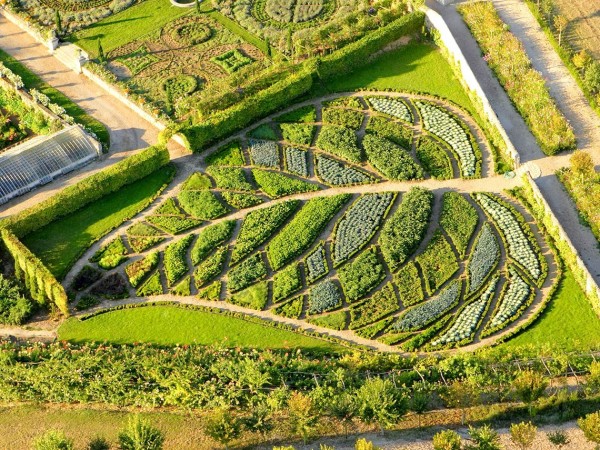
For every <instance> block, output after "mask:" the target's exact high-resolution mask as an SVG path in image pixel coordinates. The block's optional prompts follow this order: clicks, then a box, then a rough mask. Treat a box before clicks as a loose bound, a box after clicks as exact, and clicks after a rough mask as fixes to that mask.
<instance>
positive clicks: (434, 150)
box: [417, 138, 454, 180]
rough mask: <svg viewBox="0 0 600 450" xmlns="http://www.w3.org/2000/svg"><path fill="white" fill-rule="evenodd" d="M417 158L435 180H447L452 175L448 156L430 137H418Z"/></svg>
mask: <svg viewBox="0 0 600 450" xmlns="http://www.w3.org/2000/svg"><path fill="white" fill-rule="evenodd" d="M417 159H418V160H419V162H420V163H421V165H422V166H423V169H424V170H425V172H427V173H428V174H429V175H431V177H432V178H435V179H436V180H449V179H450V178H452V177H453V176H454V171H453V170H452V162H451V161H450V157H449V156H448V154H447V153H446V151H445V150H444V149H443V148H442V146H441V145H440V144H437V143H436V142H434V141H433V140H431V139H423V138H421V139H419V142H418V143H417Z"/></svg>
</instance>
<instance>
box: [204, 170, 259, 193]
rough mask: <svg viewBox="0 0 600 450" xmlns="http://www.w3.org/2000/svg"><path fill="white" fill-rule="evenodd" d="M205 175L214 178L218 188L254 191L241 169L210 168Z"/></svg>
mask: <svg viewBox="0 0 600 450" xmlns="http://www.w3.org/2000/svg"><path fill="white" fill-rule="evenodd" d="M206 173H208V174H209V175H210V176H211V177H213V178H214V180H215V183H216V185H217V187H218V188H221V189H231V190H233V191H253V190H254V186H252V184H251V183H249V182H248V180H247V179H246V174H245V172H244V169H242V168H238V167H218V166H211V167H209V168H208V169H206Z"/></svg>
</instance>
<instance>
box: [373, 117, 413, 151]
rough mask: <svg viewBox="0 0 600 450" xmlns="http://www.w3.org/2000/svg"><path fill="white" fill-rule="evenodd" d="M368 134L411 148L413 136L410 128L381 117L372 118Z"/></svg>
mask: <svg viewBox="0 0 600 450" xmlns="http://www.w3.org/2000/svg"><path fill="white" fill-rule="evenodd" d="M366 132H367V133H371V134H376V135H378V136H381V137H382V138H385V139H388V140H390V141H392V142H393V143H395V144H398V145H399V146H400V147H403V148H410V145H411V142H412V136H413V132H412V130H411V129H410V128H408V127H405V126H402V125H401V124H399V123H396V122H392V121H391V120H388V119H386V118H384V117H380V116H371V118H370V119H369V123H368V124H367V128H366Z"/></svg>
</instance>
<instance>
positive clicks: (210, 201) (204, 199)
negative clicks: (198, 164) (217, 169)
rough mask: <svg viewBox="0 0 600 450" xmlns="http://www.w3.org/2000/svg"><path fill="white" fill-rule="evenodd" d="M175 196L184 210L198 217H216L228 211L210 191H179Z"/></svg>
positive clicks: (208, 218) (206, 218)
mask: <svg viewBox="0 0 600 450" xmlns="http://www.w3.org/2000/svg"><path fill="white" fill-rule="evenodd" d="M177 198H179V202H180V203H181V206H182V207H183V209H184V210H185V212H187V213H188V214H189V215H190V216H193V217H196V218H198V219H203V220H211V219H216V218H217V217H221V216H222V215H224V214H227V213H228V212H229V211H230V209H229V208H228V207H227V206H225V205H224V204H223V203H221V201H220V200H219V199H218V198H217V196H216V195H215V194H214V193H212V192H211V191H181V192H180V193H179V195H178V197H177Z"/></svg>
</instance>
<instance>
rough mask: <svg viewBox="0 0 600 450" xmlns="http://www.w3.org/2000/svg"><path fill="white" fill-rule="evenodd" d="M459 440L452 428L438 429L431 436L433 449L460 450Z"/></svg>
mask: <svg viewBox="0 0 600 450" xmlns="http://www.w3.org/2000/svg"><path fill="white" fill-rule="evenodd" d="M460 449H461V440H460V436H459V435H458V433H457V432H456V431H454V430H444V431H439V432H437V433H436V434H435V435H434V436H433V450H460Z"/></svg>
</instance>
